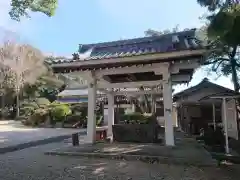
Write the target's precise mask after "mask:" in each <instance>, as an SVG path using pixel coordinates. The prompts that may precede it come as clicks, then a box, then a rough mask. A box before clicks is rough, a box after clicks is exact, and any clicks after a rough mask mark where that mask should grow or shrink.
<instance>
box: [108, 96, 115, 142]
mask: <svg viewBox="0 0 240 180" xmlns="http://www.w3.org/2000/svg"><path fill="white" fill-rule="evenodd" d="M107 97H108V130H107V138H109V139H110V141H112V140H113V132H112V126H113V125H114V95H113V93H112V92H110V93H108V94H107Z"/></svg>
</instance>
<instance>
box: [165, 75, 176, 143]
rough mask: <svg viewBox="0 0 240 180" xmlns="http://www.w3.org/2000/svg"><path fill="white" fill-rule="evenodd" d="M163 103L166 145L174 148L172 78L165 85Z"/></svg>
mask: <svg viewBox="0 0 240 180" xmlns="http://www.w3.org/2000/svg"><path fill="white" fill-rule="evenodd" d="M163 103H164V118H165V141H166V145H167V146H174V132H173V120H172V85H171V80H170V78H168V79H167V80H166V81H165V82H164V83H163Z"/></svg>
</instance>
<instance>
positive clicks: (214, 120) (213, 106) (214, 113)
mask: <svg viewBox="0 0 240 180" xmlns="http://www.w3.org/2000/svg"><path fill="white" fill-rule="evenodd" d="M212 109H213V127H214V131H215V130H216V110H215V104H214V103H213V104H212Z"/></svg>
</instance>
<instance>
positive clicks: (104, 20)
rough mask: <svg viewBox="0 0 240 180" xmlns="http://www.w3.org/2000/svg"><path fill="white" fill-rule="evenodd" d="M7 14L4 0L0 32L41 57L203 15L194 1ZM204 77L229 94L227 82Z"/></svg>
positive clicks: (84, 4) (129, 0) (69, 4)
mask: <svg viewBox="0 0 240 180" xmlns="http://www.w3.org/2000/svg"><path fill="white" fill-rule="evenodd" d="M0 1H2V0H0ZM8 10H9V3H8V0H5V1H4V2H0V26H1V27H4V28H7V29H10V30H12V31H14V32H16V33H17V34H19V35H20V36H21V38H22V39H24V41H26V42H28V43H30V44H32V45H34V46H36V47H37V48H39V49H41V50H42V51H43V52H44V53H50V54H54V55H64V56H69V55H71V54H72V53H73V52H75V51H77V48H78V44H80V43H94V42H101V41H112V40H119V39H127V38H134V37H140V36H144V31H145V30H147V29H148V28H151V29H155V30H165V29H172V28H174V27H175V26H176V25H179V28H180V29H184V28H195V27H200V26H201V21H200V19H199V17H200V16H201V15H203V13H204V12H205V9H202V8H201V7H200V6H199V5H198V4H197V3H196V0H184V1H179V0H178V1H169V0H87V1H86V0H85V1H83V0H71V1H70V0H59V7H58V9H57V11H56V14H55V16H54V17H51V18H49V17H47V16H45V15H42V14H40V13H34V14H32V18H31V19H22V21H21V22H20V23H17V22H13V21H12V20H10V19H9V17H8ZM206 75H207V74H206V73H205V71H204V70H199V71H197V72H196V74H195V75H194V77H193V81H192V82H191V83H190V85H194V84H196V83H198V82H199V81H201V79H202V78H203V77H204V76H206ZM209 77H210V79H211V80H212V81H215V82H217V83H218V84H220V85H223V86H226V87H230V88H232V84H231V82H230V80H229V78H218V79H216V77H217V76H209ZM184 88H186V85H185V86H178V87H177V91H180V90H182V89H184Z"/></svg>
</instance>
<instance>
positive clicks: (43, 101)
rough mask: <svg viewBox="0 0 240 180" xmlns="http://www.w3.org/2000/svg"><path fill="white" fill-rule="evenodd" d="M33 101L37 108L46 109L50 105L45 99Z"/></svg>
mask: <svg viewBox="0 0 240 180" xmlns="http://www.w3.org/2000/svg"><path fill="white" fill-rule="evenodd" d="M35 101H36V103H37V105H38V106H39V107H46V106H48V105H50V101H49V100H48V99H47V98H37V99H36V100H35Z"/></svg>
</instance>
